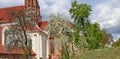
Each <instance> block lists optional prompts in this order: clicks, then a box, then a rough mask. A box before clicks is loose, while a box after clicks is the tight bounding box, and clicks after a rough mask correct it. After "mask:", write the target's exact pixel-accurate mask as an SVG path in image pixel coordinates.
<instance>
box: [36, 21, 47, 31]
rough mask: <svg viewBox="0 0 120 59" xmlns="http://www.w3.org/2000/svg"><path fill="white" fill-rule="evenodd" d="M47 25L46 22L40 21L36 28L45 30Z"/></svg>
mask: <svg viewBox="0 0 120 59" xmlns="http://www.w3.org/2000/svg"><path fill="white" fill-rule="evenodd" d="M47 25H48V21H42V22H40V23H38V26H39V27H40V28H41V29H42V30H45V28H46V26H47Z"/></svg>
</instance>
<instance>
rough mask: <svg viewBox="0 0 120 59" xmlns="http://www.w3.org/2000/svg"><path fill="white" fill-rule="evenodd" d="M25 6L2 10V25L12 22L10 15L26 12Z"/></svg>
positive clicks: (0, 11) (0, 20) (0, 17)
mask: <svg viewBox="0 0 120 59" xmlns="http://www.w3.org/2000/svg"><path fill="white" fill-rule="evenodd" d="M24 9H25V8H24V6H14V7H7V8H0V23H5V22H12V21H14V20H11V19H10V18H11V15H10V13H12V12H16V11H20V10H24Z"/></svg>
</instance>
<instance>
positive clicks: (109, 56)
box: [74, 47, 120, 59]
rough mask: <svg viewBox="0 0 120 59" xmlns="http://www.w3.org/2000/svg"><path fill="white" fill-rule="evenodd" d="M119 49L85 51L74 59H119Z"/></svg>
mask: <svg viewBox="0 0 120 59" xmlns="http://www.w3.org/2000/svg"><path fill="white" fill-rule="evenodd" d="M119 50H120V47H115V48H104V49H96V50H91V51H85V52H83V53H82V54H81V55H79V56H77V57H76V58H74V59H120V56H119V55H120V51H119Z"/></svg>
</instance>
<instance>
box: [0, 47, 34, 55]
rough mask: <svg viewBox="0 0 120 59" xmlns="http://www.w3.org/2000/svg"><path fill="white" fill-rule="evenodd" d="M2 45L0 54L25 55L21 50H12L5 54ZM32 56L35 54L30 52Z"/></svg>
mask: <svg viewBox="0 0 120 59" xmlns="http://www.w3.org/2000/svg"><path fill="white" fill-rule="evenodd" d="M5 51H6V50H5V49H4V46H3V45H0V54H14V55H23V54H25V52H24V50H23V49H22V48H14V49H13V50H10V51H8V52H5ZM18 51H19V52H18ZM31 54H32V55H35V52H33V50H32V53H31Z"/></svg>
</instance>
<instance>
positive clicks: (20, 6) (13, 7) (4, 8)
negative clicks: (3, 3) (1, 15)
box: [0, 5, 25, 10]
mask: <svg viewBox="0 0 120 59" xmlns="http://www.w3.org/2000/svg"><path fill="white" fill-rule="evenodd" d="M18 7H25V6H24V5H19V6H9V7H3V8H0V10H2V9H9V8H18Z"/></svg>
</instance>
